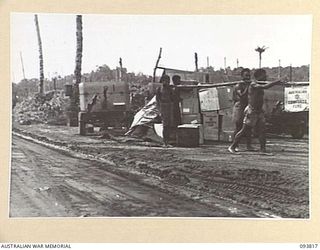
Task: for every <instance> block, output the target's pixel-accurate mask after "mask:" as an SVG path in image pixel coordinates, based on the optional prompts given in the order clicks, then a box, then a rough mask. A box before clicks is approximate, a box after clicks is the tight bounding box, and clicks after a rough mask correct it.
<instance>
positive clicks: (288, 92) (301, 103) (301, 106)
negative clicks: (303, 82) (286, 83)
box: [284, 86, 309, 112]
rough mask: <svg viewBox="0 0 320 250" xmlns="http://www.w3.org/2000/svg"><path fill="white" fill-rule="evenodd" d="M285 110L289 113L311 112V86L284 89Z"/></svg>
mask: <svg viewBox="0 0 320 250" xmlns="http://www.w3.org/2000/svg"><path fill="white" fill-rule="evenodd" d="M284 109H285V111H288V112H300V111H308V110H309V86H298V87H286V88H285V89H284Z"/></svg>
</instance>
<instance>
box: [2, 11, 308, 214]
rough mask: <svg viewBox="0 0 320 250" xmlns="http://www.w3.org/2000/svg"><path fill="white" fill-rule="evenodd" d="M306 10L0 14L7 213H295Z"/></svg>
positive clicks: (302, 147)
mask: <svg viewBox="0 0 320 250" xmlns="http://www.w3.org/2000/svg"><path fill="white" fill-rule="evenodd" d="M311 48H312V15H141V14H140V15H127V14H121V15H120V14H81V13H78V14H74V13H70V14H65V13H41V12H38V13H32V12H11V14H10V74H11V76H10V77H11V90H12V96H11V97H12V98H11V101H12V106H11V162H10V166H9V169H10V180H9V190H10V192H9V194H8V196H9V204H8V207H9V215H8V216H9V217H10V218H127V217H130V218H155V219H158V218H168V219H171V218H175V219H180V218H206V219H210V220H212V219H217V220H218V219H221V218H228V219H235V218H237V219H239V218H240V219H252V218H254V219H268V220H284V219H303V220H309V219H310V218H311V216H312V211H311V202H310V201H311V198H312V197H311V186H310V179H311V174H310V166H309V136H310V134H309V105H310V102H309V86H310V84H311V74H310V72H311V71H310V70H311V68H312V65H311Z"/></svg>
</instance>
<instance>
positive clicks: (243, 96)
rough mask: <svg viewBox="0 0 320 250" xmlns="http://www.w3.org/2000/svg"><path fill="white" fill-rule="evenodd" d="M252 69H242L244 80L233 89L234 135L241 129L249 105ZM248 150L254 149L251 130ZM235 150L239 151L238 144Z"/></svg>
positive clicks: (248, 137)
mask: <svg viewBox="0 0 320 250" xmlns="http://www.w3.org/2000/svg"><path fill="white" fill-rule="evenodd" d="M250 73H251V72H250V69H248V68H245V69H243V70H242V71H241V77H242V81H241V82H239V83H238V84H237V85H236V86H235V88H234V90H233V98H232V99H233V102H234V106H233V114H232V118H233V122H234V123H235V130H234V134H233V135H234V136H235V135H236V134H237V133H238V132H239V131H240V130H241V128H242V124H243V118H244V109H245V108H246V107H247V105H248V87H249V85H250V83H251V74H250ZM246 137H247V150H248V151H252V150H253V148H252V146H251V131H248V134H247V135H246ZM235 151H239V148H238V145H235Z"/></svg>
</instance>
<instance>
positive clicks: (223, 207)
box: [11, 124, 309, 218]
mask: <svg viewBox="0 0 320 250" xmlns="http://www.w3.org/2000/svg"><path fill="white" fill-rule="evenodd" d="M15 131H16V132H17V133H19V134H23V135H25V136H27V137H30V138H34V139H35V140H36V141H38V142H43V143H48V144H50V145H54V146H55V147H58V148H60V149H61V150H62V151H63V152H69V153H70V154H71V156H70V155H69V156H66V155H65V153H64V154H62V155H61V154H57V152H56V151H54V153H52V152H51V151H47V150H48V149H47V148H45V149H46V150H45V149H40V148H38V147H40V146H39V145H37V144H32V145H33V146H31V145H30V146H29V147H27V146H26V147H22V148H21V146H19V145H20V143H22V142H20V140H19V142H17V139H16V138H14V143H15V144H14V145H13V160H12V169H13V171H12V173H13V175H12V191H13V192H12V198H14V195H16V193H17V194H19V192H20V193H21V191H19V190H20V189H21V188H20V187H21V182H23V181H24V179H26V180H28V178H30V176H31V177H32V176H35V177H34V178H33V179H32V181H31V182H30V183H32V182H34V183H37V182H38V179H39V177H41V176H42V175H46V177H43V181H42V182H40V184H39V185H36V186H34V185H33V186H32V185H31V186H30V187H29V190H27V191H25V194H22V198H23V196H28V194H36V195H40V196H44V197H45V194H46V193H50V191H49V192H47V191H46V190H45V189H46V188H44V187H49V189H48V190H51V192H52V193H55V192H56V193H58V194H59V195H62V196H63V197H62V198H61V199H60V200H62V201H64V202H65V203H68V202H69V205H62V207H63V206H66V207H68V206H69V207H70V209H69V210H68V211H69V212H68V213H65V215H59V214H58V215H52V213H51V214H50V215H48V216H81V215H86V214H88V216H214V217H216V216H218V217H220V216H222V217H238V216H244V217H263V218H268V217H269V218H270V217H271V218H274V217H276V218H277V217H283V218H309V166H308V160H309V158H308V157H309V156H308V155H309V146H308V139H307V138H305V139H299V140H298V139H291V138H288V137H273V138H270V137H269V138H268V142H267V147H268V149H269V150H270V151H271V152H272V155H261V154H259V153H257V152H241V154H240V155H231V154H230V153H229V152H228V151H227V147H228V144H225V143H214V144H212V145H203V146H201V147H198V148H178V147H174V148H161V147H159V146H156V145H154V144H152V143H151V144H150V143H146V142H141V141H136V140H133V139H130V138H121V137H117V138H115V139H113V138H111V139H110V138H109V139H105V138H101V137H100V136H80V135H78V131H77V129H76V128H70V127H64V126H61V127H58V126H48V125H43V124H42V125H31V126H19V127H18V126H16V127H15ZM24 143H27V142H24ZM28 143H29V142H28ZM254 146H255V147H258V145H257V144H255V145H254ZM24 148H27V149H24ZM41 148H42V147H41ZM23 150H25V153H24V155H26V156H27V157H26V156H24V155H22V154H23ZM15 154H18V155H15ZM19 154H20V155H19ZM51 155H52V157H51ZM43 156H46V157H45V159H43ZM49 156H50V157H49ZM72 156H77V157H82V158H85V159H87V160H85V161H84V160H79V159H78V158H74V157H72ZM19 157H20V158H19ZM39 159H40V160H39ZM41 159H42V160H41ZM50 159H51V160H50ZM89 159H91V160H89ZM93 160H95V161H93ZM23 161H27V162H26V163H25V164H24V167H27V168H30V167H29V165H30V164H31V163H30V161H31V162H32V161H33V162H36V163H37V164H40V167H37V168H36V167H32V168H31V170H29V172H30V174H28V172H27V171H26V170H25V173H22V172H21V171H22V170H23V167H22V168H20V167H19V166H21V164H22V163H23ZM53 163H54V164H53ZM31 166H33V165H31ZM39 168H41V169H42V171H39V170H38V171H36V170H37V169H39ZM21 169H22V170H21ZM89 169H90V171H89ZM32 171H36V172H35V173H33V172H32ZM112 174H113V175H114V176H118V178H120V179H121V178H123V179H124V180H125V181H120V179H119V181H118V180H113V181H110V182H111V183H112V185H111V187H112V186H118V184H117V183H119V185H120V183H124V182H125V183H127V182H128V188H130V189H133V190H135V188H133V187H137V189H138V190H141V188H140V185H141V187H142V186H144V187H145V188H146V191H145V193H144V195H145V196H144V197H145V199H142V200H143V202H142V203H143V204H144V205H143V206H139V205H133V204H136V203H134V202H132V204H131V203H130V202H128V203H126V204H131V205H130V206H131V207H132V209H128V210H126V209H127V208H121V209H119V211H121V210H122V209H123V210H122V212H116V211H118V210H113V209H110V210H108V209H104V210H101V209H102V208H101V209H96V207H99V205H94V206H93V207H94V208H91V203H92V199H95V200H99V202H100V204H102V205H100V206H102V207H104V206H105V204H107V203H108V201H107V198H106V197H107V195H106V194H107V193H108V192H109V191H108V190H109V189H110V187H108V186H107V185H106V184H107V183H108V182H106V180H108V178H109V175H110V176H111V175H112ZM60 180H61V183H63V184H61V183H60V182H59V181H60ZM121 180H122V179H121ZM52 181H54V183H51V182H52ZM55 181H57V183H55ZM131 182H132V184H131ZM19 183H20V184H19ZM47 183H48V184H47ZM51 184H52V185H51ZM24 185H25V184H24ZM78 187H79V188H83V189H85V191H83V190H82V189H80V191H77V188H78ZM37 188H38V189H37ZM39 188H42V190H43V191H39V190H40V189H39ZM73 189H74V190H75V193H78V195H77V196H76V195H72V192H70V190H73ZM123 189H124V190H127V189H126V185H125V184H123V186H122V189H121V190H123ZM60 190H62V191H61V192H60ZM107 191H108V192H107ZM100 192H103V194H102V193H100ZM110 192H111V191H110ZM123 192H124V193H127V192H128V191H123ZM139 192H140V191H139ZM155 192H160V193H159V194H155ZM81 193H85V194H86V195H84V196H82V197H86V196H88V199H89V200H84V201H83V202H80V201H79V204H82V205H81V206H80V207H82V209H80V208H79V207H77V205H73V202H74V201H75V202H77V199H78V200H81V199H80V198H79V196H80V194H81ZM111 193H116V191H112V192H111ZM160 194H162V195H163V194H167V195H169V197H168V198H167V199H165V201H166V202H167V203H165V201H164V199H163V198H162V200H161V202H160V203H159V202H158V201H157V200H154V199H155V198H154V197H155V196H157V195H158V196H159V197H163V196H161V195H160ZM48 195H49V194H48ZM16 196H17V197H18V196H19V195H16ZM89 197H93V198H89ZM97 197H98V198H97ZM170 197H178V198H170ZM139 199H141V198H140V197H139ZM159 199H160V198H159ZM115 200H116V201H118V200H117V199H115ZM120 200H121V199H120ZM177 200H180V201H181V200H185V201H186V203H185V205H183V206H182V205H181V204H180V205H179V204H178V205H177ZM156 201H157V202H156ZM14 202H17V201H15V200H14V199H12V205H13V206H12V209H11V213H12V215H13V216H19V213H20V211H19V209H17V208H18V207H19V208H20V209H22V208H21V207H23V204H18V203H16V204H17V205H16V206H14V204H15V203H14ZM124 203H125V202H122V201H121V204H124ZM50 204H51V203H50ZM57 204H58V205H59V204H60V203H59V202H57ZM62 204H63V202H62ZM108 204H115V203H114V202H113V199H111V201H110V202H109V203H108ZM151 204H156V205H155V207H156V209H155V210H153V209H151V208H150V210H149V208H148V207H150V206H151V207H152V205H151ZM170 204H171V205H172V206H173V207H175V208H176V210H175V209H173V208H172V209H171V205H170ZM174 204H176V205H174ZM195 204H197V205H195ZM190 206H191V207H193V206H196V207H197V206H200V207H202V206H204V207H205V208H204V209H202V208H201V209H196V208H191V207H190ZM106 207H108V206H106ZM13 208H16V209H13ZM135 208H136V210H135ZM144 208H145V210H144ZM39 209H40V210H41V206H40V208H39ZM39 209H38V210H39ZM90 209H91V210H90ZM43 210H46V209H43ZM55 210H57V209H55ZM73 210H74V211H73ZM35 211H37V209H35ZM57 211H58V210H57ZM63 211H65V209H63ZM88 211H89V212H88ZM102 211H105V212H102ZM55 212H56V211H55ZM42 213H44V212H42ZM33 214H34V215H33V216H39V215H37V212H34V213H33ZM40 214H41V213H40Z"/></svg>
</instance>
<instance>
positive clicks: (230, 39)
mask: <svg viewBox="0 0 320 250" xmlns="http://www.w3.org/2000/svg"><path fill="white" fill-rule="evenodd" d="M38 19H39V24H40V33H41V38H42V46H43V54H44V73H45V77H46V78H51V77H53V76H54V75H55V72H57V74H58V75H61V76H65V75H69V74H72V73H73V71H74V68H75V52H76V32H75V31H76V16H75V15H74V14H38ZM82 21H83V60H82V73H88V72H91V70H95V69H96V67H97V66H100V65H103V64H106V65H108V66H109V67H110V68H115V67H117V66H119V57H122V61H123V66H124V67H126V68H127V69H128V71H129V72H136V73H138V72H143V73H145V74H150V75H152V72H153V68H154V66H155V62H156V60H157V57H158V53H159V48H160V47H162V58H161V60H160V66H166V67H170V68H179V69H185V70H194V68H195V66H194V52H197V53H198V59H199V61H198V64H199V67H206V65H207V56H208V57H209V62H210V66H213V67H214V68H215V69H219V68H221V67H224V57H226V58H227V59H226V60H227V66H230V67H231V68H234V67H236V60H237V58H238V59H239V66H242V67H249V68H254V67H258V53H257V52H255V50H254V49H255V48H256V47H257V46H263V45H264V46H267V47H269V48H268V49H267V50H266V52H265V53H263V55H262V66H266V67H275V66H278V65H279V59H281V65H282V66H289V65H290V64H292V65H293V66H301V65H307V64H310V62H311V33H312V17H311V16H306V15H300V16H296V15H286V16H280V15H273V16H271V15H270V16H261V15H255V16H246V15H242V16H240V15H236V16H233V15H228V16H226V15H204V16H202V15H178V16H177V15H171V16H168V15H83V19H82ZM20 52H21V54H22V58H23V62H24V69H25V76H26V78H38V77H39V53H38V42H37V35H36V28H35V23H34V13H12V14H11V69H12V80H13V81H15V82H19V81H20V80H21V79H22V78H23V73H22V67H21V60H20Z"/></svg>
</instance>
